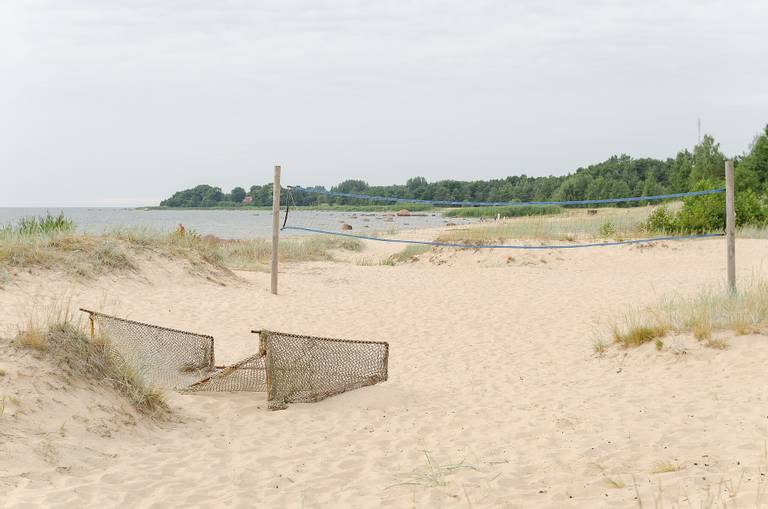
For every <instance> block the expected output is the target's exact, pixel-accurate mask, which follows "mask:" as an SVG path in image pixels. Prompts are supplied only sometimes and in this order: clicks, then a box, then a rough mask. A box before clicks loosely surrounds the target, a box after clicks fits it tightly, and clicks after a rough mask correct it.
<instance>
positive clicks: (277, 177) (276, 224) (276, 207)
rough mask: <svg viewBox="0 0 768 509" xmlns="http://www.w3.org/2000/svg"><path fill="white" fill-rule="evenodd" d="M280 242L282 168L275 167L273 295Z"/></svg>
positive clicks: (273, 189)
mask: <svg viewBox="0 0 768 509" xmlns="http://www.w3.org/2000/svg"><path fill="white" fill-rule="evenodd" d="M279 241H280V166H279V165H276V166H275V183H274V185H273V187H272V284H271V289H272V294H273V295H277V256H278V244H279Z"/></svg>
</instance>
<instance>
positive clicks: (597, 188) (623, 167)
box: [160, 126, 768, 207]
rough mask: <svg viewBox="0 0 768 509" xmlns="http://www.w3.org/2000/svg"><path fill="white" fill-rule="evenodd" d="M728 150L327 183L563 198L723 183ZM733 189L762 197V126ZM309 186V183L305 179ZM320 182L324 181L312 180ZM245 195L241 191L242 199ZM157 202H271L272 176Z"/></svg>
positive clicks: (323, 199) (355, 188)
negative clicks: (397, 181) (495, 173)
mask: <svg viewBox="0 0 768 509" xmlns="http://www.w3.org/2000/svg"><path fill="white" fill-rule="evenodd" d="M725 160H726V157H725V156H724V155H723V153H722V152H721V151H720V145H719V144H718V143H716V142H715V139H714V138H713V137H712V136H710V135H706V136H704V139H703V140H702V141H701V143H699V144H698V145H696V146H695V147H694V148H693V151H692V152H691V151H688V150H687V149H685V150H681V151H680V152H678V153H677V155H676V156H675V157H674V158H668V159H666V160H660V159H651V158H642V159H633V158H632V157H630V156H628V155H621V156H613V157H611V158H609V159H607V160H606V161H603V162H601V163H597V164H593V165H590V166H587V167H585V168H578V169H577V170H576V171H575V172H573V173H571V174H568V175H564V176H560V177H555V176H547V177H529V176H526V175H520V176H510V177H506V178H503V179H493V180H476V181H458V180H440V181H437V182H427V180H426V179H425V178H424V177H413V178H410V179H408V181H407V182H406V183H405V184H404V185H390V186H369V185H368V183H367V182H365V181H363V180H346V181H344V182H342V183H340V184H338V185H337V186H334V187H332V188H331V189H330V191H336V192H344V193H360V194H369V195H381V196H391V197H398V198H414V199H419V200H450V201H491V202H501V201H510V202H511V201H562V200H591V199H602V198H621V197H626V196H652V195H657V194H667V193H677V192H686V191H689V190H694V189H699V188H702V185H703V184H705V183H706V184H707V185H715V186H719V185H722V182H723V180H724V178H725V177H724V165H725ZM734 164H735V168H736V170H735V171H736V183H737V192H746V191H749V192H750V193H752V194H754V195H755V196H756V197H760V200H761V201H765V200H764V197H765V195H766V191H767V190H768V189H767V185H768V126H766V128H765V130H764V131H763V132H762V133H760V134H759V135H758V136H757V137H756V138H755V139H754V141H753V143H752V145H751V147H750V148H749V150H748V151H747V152H745V153H744V154H743V155H741V156H738V157H736V158H734ZM304 187H308V188H311V186H304ZM315 188H316V189H322V190H325V188H324V187H315ZM292 195H293V199H294V203H295V204H296V205H298V206H322V205H372V203H371V202H370V201H368V200H355V199H350V198H342V197H333V196H326V195H322V194H315V193H307V192H301V191H294V192H293V193H292ZM246 198H247V199H246ZM160 205H161V206H163V207H234V206H254V207H269V206H271V205H272V184H271V183H269V184H265V185H262V186H259V185H254V186H251V187H250V189H249V190H248V191H246V190H245V189H244V188H242V187H235V188H234V189H232V191H230V192H229V193H224V192H222V190H221V188H218V187H212V186H209V185H199V186H197V187H194V188H192V189H186V190H184V191H179V192H177V193H175V194H174V195H173V196H171V197H170V198H168V199H167V200H163V201H162V202H161V203H160Z"/></svg>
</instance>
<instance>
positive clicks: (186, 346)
mask: <svg viewBox="0 0 768 509" xmlns="http://www.w3.org/2000/svg"><path fill="white" fill-rule="evenodd" d="M81 311H84V312H85V313H88V315H89V318H90V320H91V325H92V331H91V332H92V333H94V334H95V333H98V334H99V335H100V336H101V337H103V338H105V339H106V340H107V341H108V342H109V343H110V344H111V346H112V348H114V350H115V351H116V352H117V353H118V354H120V356H121V357H122V358H123V359H124V360H125V362H126V363H128V364H129V365H130V366H131V367H133V368H134V369H135V370H136V371H137V372H138V373H139V374H140V375H141V376H142V378H144V380H145V381H146V382H147V383H149V384H151V385H154V386H156V387H162V388H167V389H175V390H179V391H181V392H185V393H194V392H262V393H264V392H265V393H266V395H267V400H268V407H269V408H270V409H273V410H275V409H282V408H285V407H286V405H287V404H288V403H303V402H312V401H320V400H322V399H325V398H327V397H329V396H333V395H335V394H340V393H342V392H346V391H350V390H353V389H357V388H360V387H365V386H367V385H373V384H377V383H379V382H383V381H385V380H386V379H387V369H388V361H389V345H388V343H385V342H380V341H351V340H346V339H331V338H321V337H315V336H304V335H299V334H289V333H285V332H274V331H253V332H255V333H258V334H259V349H258V353H256V354H254V355H251V356H249V357H247V358H245V359H243V360H241V361H240V362H237V363H235V364H232V365H230V366H224V367H216V366H215V365H214V351H213V344H214V343H213V337H211V336H206V335H202V334H195V333H192V332H185V331H180V330H176V329H169V328H166V327H159V326H156V325H150V324H146V323H141V322H135V321H132V320H125V319H122V318H116V317H114V316H109V315H105V314H102V313H97V312H95V311H88V310H85V309H83V310H81Z"/></svg>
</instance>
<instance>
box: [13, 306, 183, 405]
mask: <svg viewBox="0 0 768 509" xmlns="http://www.w3.org/2000/svg"><path fill="white" fill-rule="evenodd" d="M14 344H15V345H16V346H18V347H22V348H28V349H31V350H34V351H36V352H38V353H40V354H43V355H45V356H46V357H47V358H49V359H51V360H52V361H54V362H56V363H58V364H59V366H60V367H61V368H62V369H64V370H65V371H66V372H67V374H69V375H70V376H77V377H80V378H84V379H88V380H93V381H97V382H106V383H108V384H110V385H111V386H112V387H114V389H115V390H117V391H118V392H119V393H121V394H123V395H124V396H126V397H127V398H128V399H129V400H130V401H131V403H132V404H133V405H134V406H135V407H136V409H138V410H139V411H140V412H142V413H145V414H148V415H150V416H153V417H164V416H166V415H167V414H168V413H169V412H170V408H169V407H168V405H167V403H166V402H165V397H164V394H163V392H162V391H161V390H159V389H157V388H154V387H150V386H149V385H147V384H146V383H145V382H144V381H143V380H142V378H141V376H140V375H139V374H138V373H137V372H136V370H135V369H133V368H131V367H130V366H128V365H127V364H126V363H125V361H124V360H123V359H122V357H121V356H120V355H119V354H117V352H115V351H114V350H113V349H112V348H111V347H110V345H109V341H108V339H106V338H103V337H96V338H93V339H91V338H90V337H89V336H88V334H87V333H86V332H85V331H84V330H83V329H82V328H81V327H79V326H77V325H75V324H74V323H73V322H72V321H71V320H70V317H69V316H68V315H64V316H63V317H61V316H60V317H59V319H57V320H54V321H53V322H52V323H51V324H49V325H47V326H45V327H39V326H37V325H35V324H33V323H31V322H30V323H29V324H28V325H27V327H26V328H25V329H24V330H22V331H20V332H19V333H18V334H17V335H16V338H15V340H14Z"/></svg>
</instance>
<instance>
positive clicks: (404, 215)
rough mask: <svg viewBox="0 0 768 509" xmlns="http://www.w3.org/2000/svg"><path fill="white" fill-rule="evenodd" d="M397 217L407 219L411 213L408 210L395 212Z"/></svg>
mask: <svg viewBox="0 0 768 509" xmlns="http://www.w3.org/2000/svg"><path fill="white" fill-rule="evenodd" d="M397 215H398V216H400V217H407V216H410V215H411V211H410V210H408V209H400V210H398V211H397Z"/></svg>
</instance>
